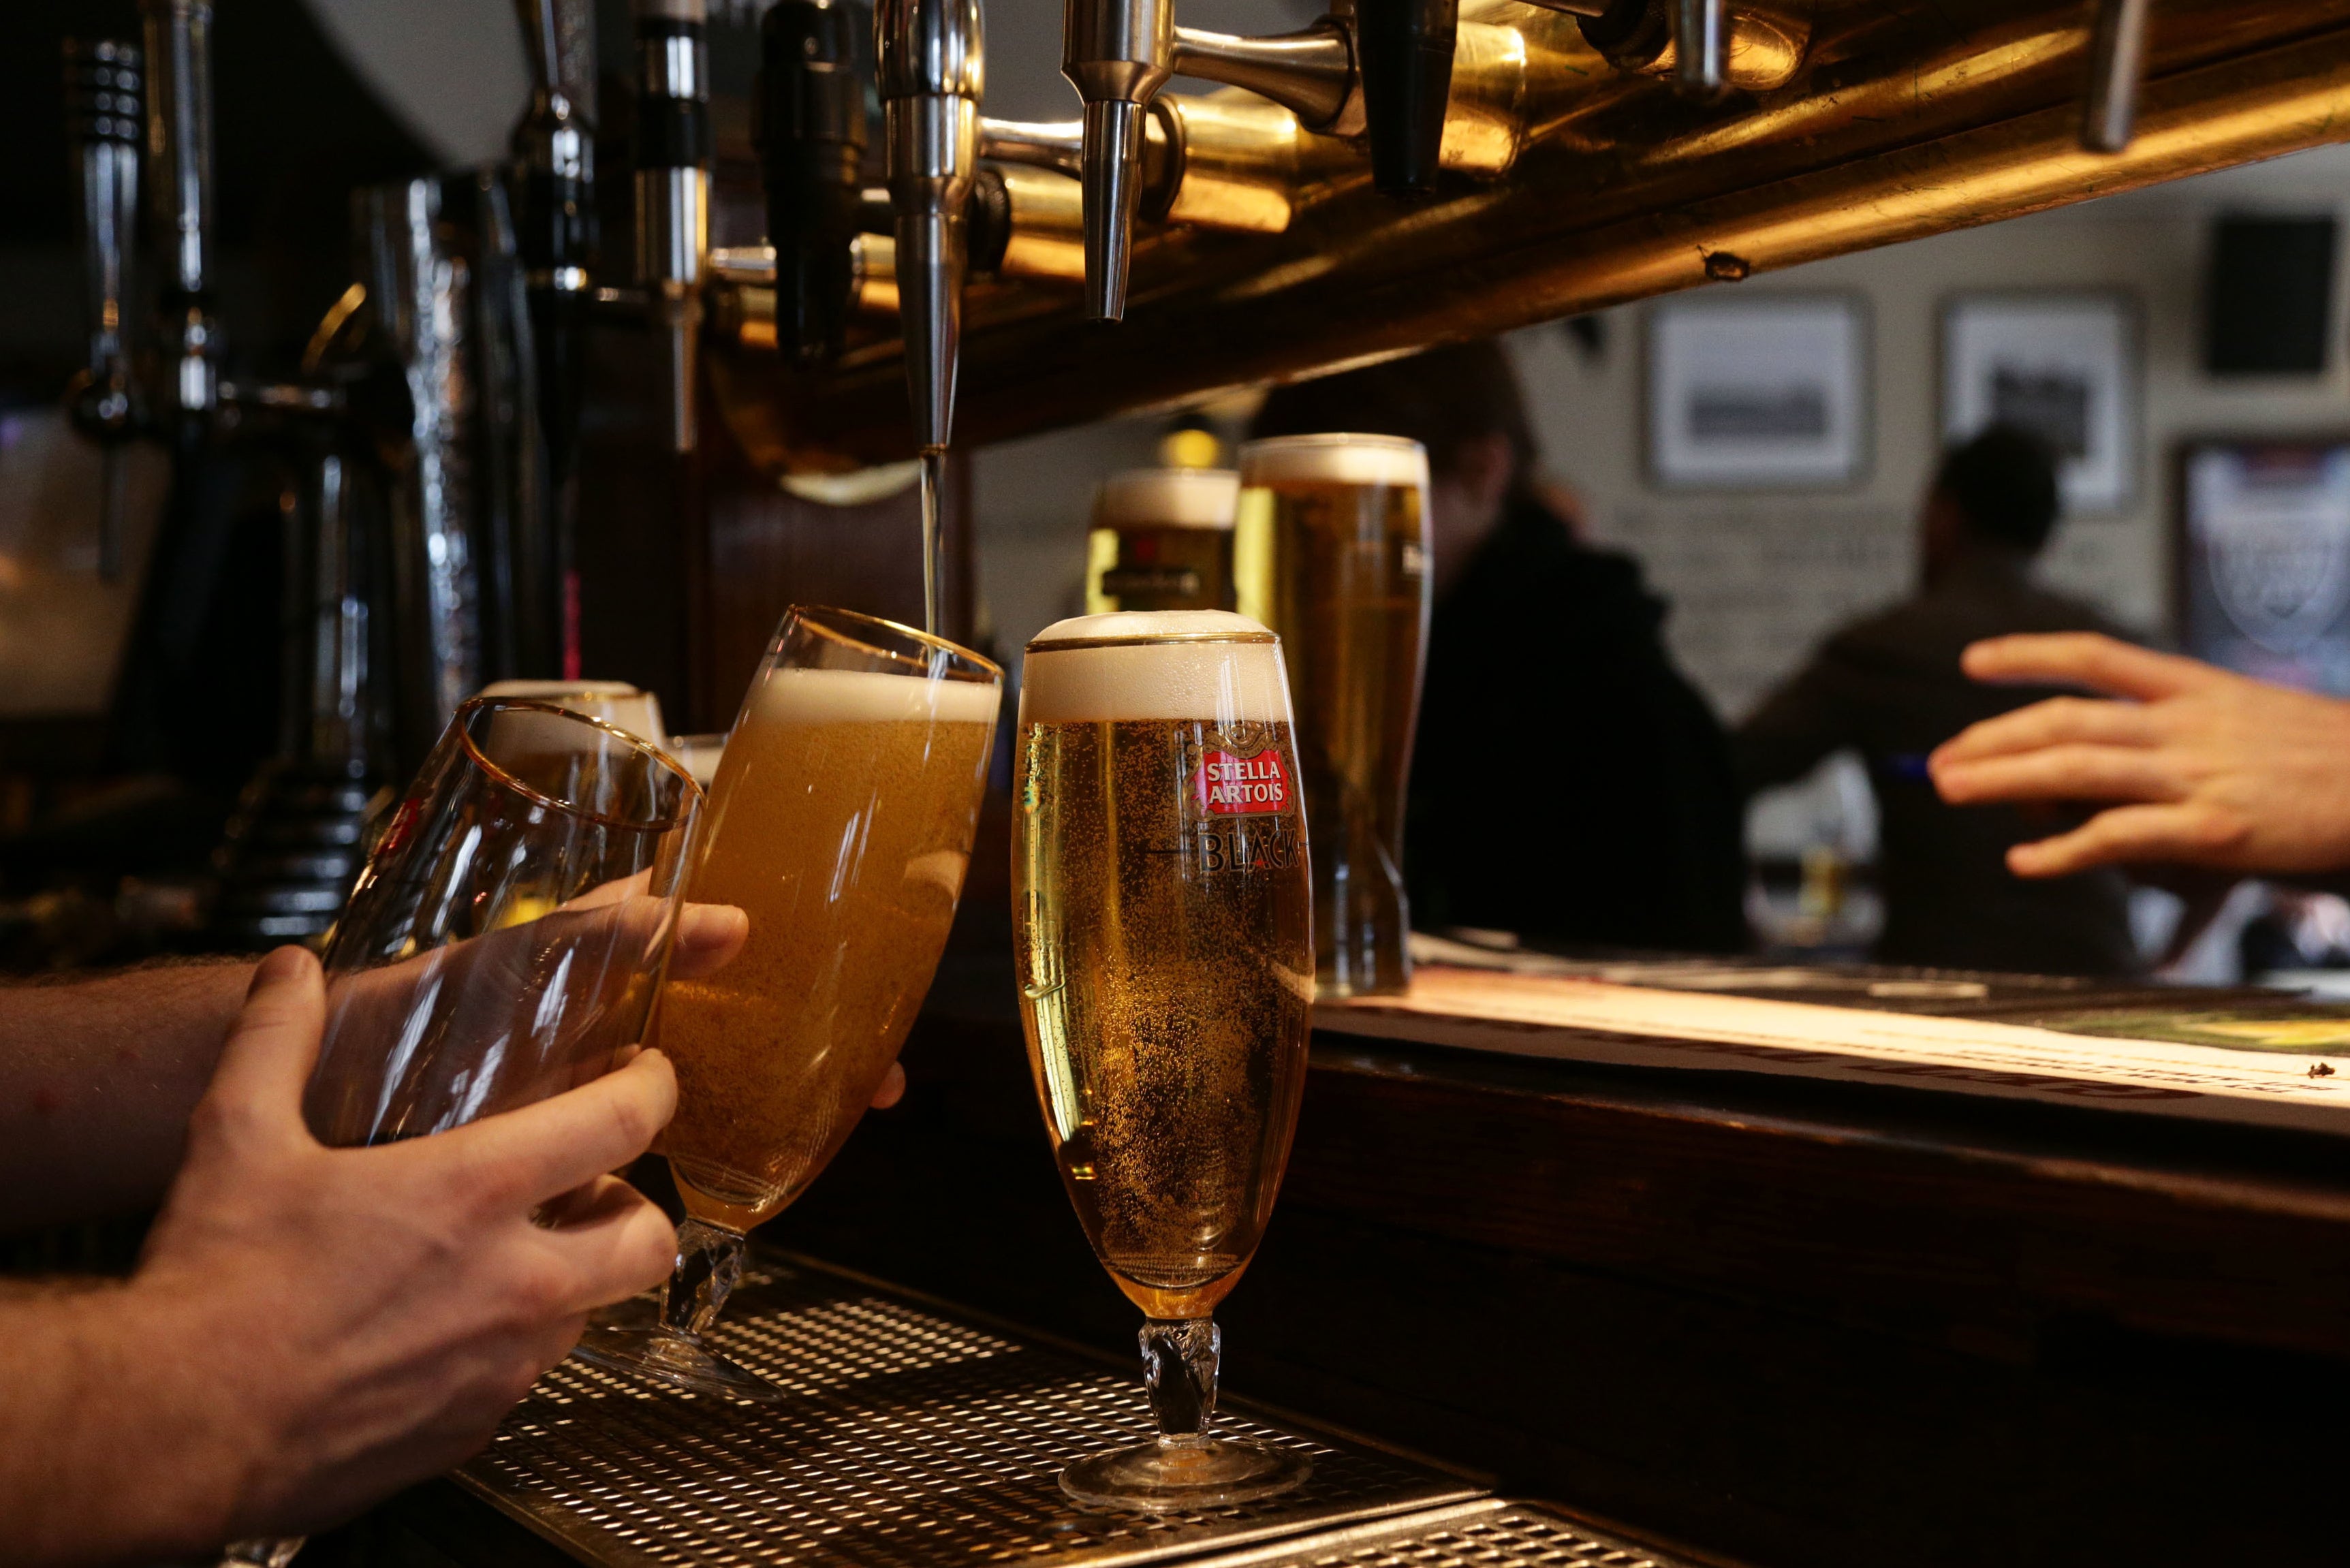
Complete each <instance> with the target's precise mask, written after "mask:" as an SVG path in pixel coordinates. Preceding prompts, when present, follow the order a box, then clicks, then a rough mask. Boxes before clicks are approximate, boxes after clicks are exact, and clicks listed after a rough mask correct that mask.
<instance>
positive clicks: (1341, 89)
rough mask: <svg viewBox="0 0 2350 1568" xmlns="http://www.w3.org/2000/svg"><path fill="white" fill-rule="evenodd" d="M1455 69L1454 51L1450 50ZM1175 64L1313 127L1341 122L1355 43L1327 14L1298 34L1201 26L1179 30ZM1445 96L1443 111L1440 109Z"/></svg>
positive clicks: (1188, 73)
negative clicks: (1250, 33)
mask: <svg viewBox="0 0 2350 1568" xmlns="http://www.w3.org/2000/svg"><path fill="white" fill-rule="evenodd" d="M1445 58H1446V69H1447V71H1448V73H1449V72H1450V70H1451V54H1450V52H1449V51H1448V52H1447V54H1446V57H1445ZM1175 68H1176V70H1177V71H1178V72H1180V74H1182V75H1184V76H1187V77H1198V78H1201V80H1203V81H1211V82H1222V84H1223V85H1224V86H1226V87H1236V88H1247V89H1248V90H1249V91H1251V92H1253V93H1255V94H1257V95H1258V96H1259V97H1261V98H1269V99H1272V100H1273V101H1274V102H1275V103H1277V104H1279V105H1281V107H1282V108H1284V109H1287V110H1289V111H1290V112H1291V113H1292V114H1295V116H1297V120H1298V123H1299V124H1301V125H1303V126H1304V127H1305V129H1306V130H1328V129H1329V128H1330V127H1331V126H1332V125H1334V124H1335V123H1336V121H1337V119H1338V116H1339V115H1340V113H1341V112H1343V111H1344V110H1345V109H1346V107H1347V98H1348V97H1349V95H1351V94H1352V93H1353V91H1354V89H1355V47H1354V46H1353V45H1352V44H1351V43H1349V42H1348V41H1347V27H1346V24H1344V23H1343V22H1340V21H1338V20H1337V19H1336V17H1330V16H1326V17H1324V18H1323V19H1322V20H1321V21H1319V22H1316V23H1315V24H1314V26H1311V27H1308V28H1306V29H1305V30H1304V31H1303V32H1297V33H1278V34H1274V35H1273V36H1269V37H1262V38H1243V37H1235V36H1233V35H1232V34H1230V33H1211V32H1208V31H1206V30H1204V29H1202V28H1199V27H1182V26H1179V27H1177V28H1176V29H1175ZM1441 102H1442V100H1441V99H1439V105H1440V106H1441ZM1439 112H1440V113H1441V107H1440V109H1439Z"/></svg>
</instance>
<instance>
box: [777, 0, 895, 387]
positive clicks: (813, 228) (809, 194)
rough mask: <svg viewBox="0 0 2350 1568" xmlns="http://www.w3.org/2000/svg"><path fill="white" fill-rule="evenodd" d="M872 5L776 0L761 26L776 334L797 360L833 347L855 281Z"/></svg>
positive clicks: (813, 359) (827, 354) (827, 355)
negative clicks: (869, 7) (853, 247)
mask: <svg viewBox="0 0 2350 1568" xmlns="http://www.w3.org/2000/svg"><path fill="white" fill-rule="evenodd" d="M872 39H873V13H872V12H871V11H870V10H869V9H868V8H867V7H866V6H865V5H862V4H861V3H860V0H777V3H776V4H775V5H773V6H771V7H769V9H768V11H767V14H766V16H765V17H764V19H762V20H761V22H760V24H759V47H760V69H759V90H758V95H757V99H756V102H757V105H758V124H757V130H756V136H757V141H758V147H759V162H760V166H761V168H762V170H763V171H764V174H765V178H766V184H767V241H768V243H769V244H772V245H773V246H775V338H776V344H777V347H778V348H781V349H782V350H783V352H784V353H785V355H786V356H787V357H788V358H790V359H791V360H792V361H793V362H794V363H795V364H798V365H802V366H807V367H815V366H820V365H823V364H825V363H827V362H828V361H829V360H830V359H831V358H833V357H834V356H835V355H837V354H838V353H839V352H840V349H841V345H842V343H843V341H844V340H845V338H846V337H847V331H848V315H849V306H850V302H851V297H852V294H853V291H854V288H855V282H856V279H855V270H854V256H853V253H852V250H851V247H852V245H853V244H854V243H855V241H856V238H857V235H858V229H859V226H860V225H859V223H858V203H859V201H860V199H861V198H862V196H863V193H864V189H865V171H864V163H865V145H866V120H865V103H866V90H867V83H868V81H870V80H871V79H872V67H871V52H872Z"/></svg>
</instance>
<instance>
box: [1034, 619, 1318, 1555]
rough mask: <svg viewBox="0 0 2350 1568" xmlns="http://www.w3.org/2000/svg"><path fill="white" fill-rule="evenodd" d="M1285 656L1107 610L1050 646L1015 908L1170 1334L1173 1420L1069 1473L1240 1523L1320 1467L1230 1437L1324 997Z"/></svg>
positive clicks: (1045, 1025) (1109, 1255) (1087, 1155)
mask: <svg viewBox="0 0 2350 1568" xmlns="http://www.w3.org/2000/svg"><path fill="white" fill-rule="evenodd" d="M1281 652H1282V650H1281V644H1280V642H1279V641H1278V640H1277V639H1275V638H1274V635H1273V634H1272V633H1271V632H1269V631H1267V630H1266V629H1265V628H1263V627H1262V626H1259V625H1258V624H1256V623H1255V622H1253V621H1251V620H1248V619H1245V618H1243V617H1240V616H1237V615H1232V614H1228V613H1222V612H1216V611H1196V612H1182V611H1168V612H1161V613H1157V614H1121V615H1101V616H1087V617H1083V618H1078V619H1076V620H1066V621H1062V622H1060V623H1059V624H1058V625H1056V626H1053V627H1049V628H1046V629H1045V632H1044V633H1043V635H1041V636H1040V637H1038V638H1037V639H1035V641H1034V642H1031V643H1030V644H1029V645H1028V657H1027V663H1026V665H1025V668H1024V684H1023V686H1022V689H1021V695H1020V739H1019V748H1020V749H1019V756H1018V763H1017V772H1016V778H1015V781H1014V786H1013V794H1014V816H1013V848H1012V866H1013V889H1012V898H1013V925H1014V949H1013V952H1014V963H1015V965H1016V968H1017V973H1018V978H1019V981H1020V1002H1021V1016H1022V1020H1023V1022H1024V1024H1025V1026H1026V1031H1027V1036H1028V1059H1029V1065H1030V1067H1031V1068H1032V1069H1033V1070H1034V1072H1035V1080H1036V1097H1037V1100H1038V1102H1039V1104H1040V1105H1041V1106H1043V1109H1044V1113H1045V1128H1046V1131H1047V1133H1048V1134H1049V1136H1050V1137H1051V1139H1052V1144H1053V1152H1054V1158H1055V1162H1056V1163H1057V1164H1058V1165H1059V1167H1060V1172H1061V1181H1062V1184H1063V1185H1064V1186H1065V1187H1066V1189H1067V1190H1068V1194H1069V1201H1070V1202H1071V1203H1072V1204H1073V1205H1075V1206H1076V1211H1077V1219H1078V1220H1079V1222H1080V1223H1081V1224H1083V1226H1084V1227H1085V1231H1086V1238H1087V1241H1091V1242H1092V1243H1093V1248H1094V1254H1095V1256H1096V1257H1097V1258H1099V1259H1100V1260H1101V1263H1102V1266H1103V1267H1104V1268H1105V1269H1107V1270H1108V1271H1109V1275H1110V1278H1111V1279H1113V1280H1114V1281H1116V1282H1117V1283H1118V1289H1120V1290H1121V1291H1123V1292H1125V1293H1126V1295H1127V1298H1128V1300H1129V1301H1131V1302H1133V1303H1134V1304H1135V1305H1136V1306H1138V1307H1139V1308H1141V1309H1142V1311H1143V1313H1144V1314H1145V1316H1146V1318H1147V1320H1148V1321H1147V1322H1146V1323H1145V1324H1144V1325H1143V1329H1142V1334H1141V1343H1142V1356H1143V1367H1144V1377H1145V1381H1146V1382H1147V1384H1148V1385H1149V1390H1150V1404H1151V1408H1152V1410H1153V1412H1154V1413H1155V1414H1156V1415H1157V1417H1158V1420H1159V1436H1158V1437H1157V1438H1155V1439H1153V1440H1152V1441H1150V1442H1148V1443H1145V1444H1142V1445H1141V1446H1139V1447H1137V1448H1130V1449H1118V1450H1115V1451H1113V1452H1110V1453H1106V1454H1098V1455H1095V1456H1093V1457H1091V1458H1088V1459H1081V1460H1079V1461H1078V1462H1077V1463H1076V1464H1073V1465H1071V1466H1070V1467H1069V1468H1068V1469H1066V1470H1065V1471H1063V1472H1062V1475H1061V1486H1062V1490H1065V1491H1066V1492H1068V1493H1069V1495H1070V1496H1072V1497H1075V1498H1076V1499H1077V1500H1078V1501H1083V1502H1088V1503H1096V1504H1107V1505H1111V1506H1117V1507H1130V1508H1141V1509H1152V1510H1180V1509H1196V1508H1218V1507H1222V1506H1225V1505H1227V1504H1231V1503H1237V1502H1243V1501H1248V1500H1250V1499H1252V1498H1260V1497H1265V1496H1268V1495H1270V1494H1272V1493H1274V1492H1278V1491H1282V1490H1286V1489H1287V1488H1290V1487H1293V1486H1295V1485H1296V1484H1297V1483H1298V1482H1299V1481H1301V1480H1304V1479H1305V1473H1306V1470H1307V1469H1308V1466H1309V1461H1308V1460H1307V1459H1306V1458H1305V1456H1304V1455H1302V1454H1299V1453H1297V1452H1295V1451H1294V1450H1291V1449H1277V1448H1269V1447H1264V1446H1262V1445H1258V1444H1253V1443H1245V1442H1233V1441H1229V1440H1225V1439H1220V1438H1215V1437H1212V1436H1211V1434H1210V1432H1209V1425H1210V1421H1211V1417H1213V1415H1214V1414H1215V1405H1216V1370H1217V1360H1218V1355H1219V1353H1220V1350H1221V1348H1222V1342H1221V1336H1220V1334H1219V1333H1218V1331H1217V1328H1216V1325H1215V1323H1214V1321H1213V1320H1212V1318H1211V1315H1210V1314H1212V1313H1213V1312H1214V1311H1215V1307H1216V1303H1218V1302H1220V1301H1222V1299H1223V1297H1224V1294H1225V1293H1226V1292H1228V1291H1230V1290H1231V1289H1232V1286H1233V1285H1234V1284H1236V1283H1238V1282H1239V1280H1240V1277H1241V1272H1242V1271H1243V1269H1245V1268H1247V1267H1248V1262H1249V1259H1250V1257H1251V1256H1252V1255H1253V1253H1254V1252H1255V1251H1256V1245H1257V1241H1258V1240H1259V1239H1260V1238H1261V1237H1262V1236H1263V1233H1264V1226H1265V1221H1266V1220H1268V1219H1269V1218H1271V1216H1272V1213H1273V1201H1274V1194H1275V1193H1276V1192H1278V1191H1279V1189H1280V1187H1281V1173H1282V1168H1283V1167H1284V1165H1285V1164H1286V1163H1287V1162H1288V1158H1289V1141H1290V1135H1291V1133H1292V1132H1293V1131H1294V1130H1295V1127H1296V1125H1297V1102H1298V1096H1299V1095H1300V1094H1301V1093H1302V1091H1303V1089H1304V1086H1305V1044H1306V1034H1307V1030H1308V1027H1309V1024H1310V1020H1311V1015H1312V1012H1313V1005H1314V915H1313V883H1312V878H1311V876H1310V874H1309V872H1308V869H1307V860H1306V853H1305V810H1304V802H1303V800H1302V798H1301V795H1300V794H1299V791H1298V787H1297V754H1296V752H1295V750H1294V749H1293V747H1292V743H1291V738H1290V701H1289V684H1288V680H1287V677H1286V676H1285V674H1284V671H1283V670H1282V660H1281Z"/></svg>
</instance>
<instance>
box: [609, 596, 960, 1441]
mask: <svg viewBox="0 0 2350 1568" xmlns="http://www.w3.org/2000/svg"><path fill="white" fill-rule="evenodd" d="M1002 682H1003V672H1002V671H1001V670H998V669H997V668H996V667H995V666H994V665H993V664H991V663H990V662H988V661H987V660H986V659H982V658H980V657H979V656H978V655H977V654H974V653H971V652H967V651H965V650H964V649H960V648H957V647H956V646H955V645H954V644H952V643H951V642H946V641H943V640H941V639H938V638H935V637H929V636H926V635H924V634H923V633H921V632H918V631H914V630H912V629H910V628H906V627H902V626H898V625H896V624H894V623H892V622H889V621H884V620H877V619H874V618H872V617H869V616H862V615H854V614H851V613H850V612H848V611H847V610H837V609H807V608H795V609H793V610H791V611H790V612H789V613H787V614H786V615H785V617H784V623H783V627H782V628H781V629H780V630H779V631H777V632H776V634H775V642H774V643H773V644H772V645H771V646H770V647H769V649H768V652H767V658H766V662H765V663H764V664H763V665H761V666H760V669H759V672H758V674H757V675H756V676H755V677H754V679H753V680H752V682H751V691H750V694H749V695H748V696H746V697H745V698H744V699H743V710H742V713H741V715H740V717H738V718H737V719H736V720H735V721H734V729H733V733H732V734H731V735H730V736H729V737H728V738H727V742H726V748H725V753H724V755H723V758H722V759H721V761H720V763H719V764H718V778H717V783H716V784H714V785H713V786H712V792H711V805H710V811H709V819H708V821H707V823H706V824H705V826H704V827H703V830H702V845H701V847H700V848H699V849H698V850H697V851H696V854H695V864H694V870H693V874H692V877H691V879H690V883H689V895H688V896H689V897H691V898H693V899H694V900H696V901H698V902H705V903H721V904H733V905H738V906H740V907H741V908H742V909H744V910H746V911H747V912H748V913H749V915H750V917H751V932H750V937H749V940H748V941H747V942H746V944H745V945H744V947H743V952H742V955H741V956H740V957H739V958H737V959H736V960H735V961H733V963H731V964H729V965H728V966H727V967H726V968H725V969H723V970H722V971H719V972H718V973H716V974H714V975H712V976H710V977H709V978H707V979H703V980H694V981H675V982H672V983H671V985H670V986H669V988H668V990H667V992H666V993H665V994H664V995H663V997H662V999H661V1005H660V1018H659V1020H658V1021H657V1023H656V1024H655V1038H656V1040H657V1041H658V1043H659V1044H660V1048H661V1049H662V1050H663V1051H665V1052H666V1053H668V1054H669V1057H670V1060H671V1062H672V1063H674V1064H676V1067H677V1080H678V1106H677V1116H676V1118H675V1119H674V1120H672V1121H671V1123H670V1125H669V1127H668V1129H667V1130H666V1131H665V1132H663V1133H662V1135H661V1138H660V1142H659V1143H658V1144H657V1145H655V1147H657V1148H659V1149H660V1152H661V1153H663V1154H665V1155H667V1156H668V1157H669V1163H670V1169H671V1171H672V1172H673V1173H674V1174H675V1175H676V1177H677V1188H678V1194H679V1196H680V1197H681V1199H683V1200H684V1203H685V1210H686V1216H687V1218H686V1220H685V1223H684V1224H683V1225H682V1226H681V1227H679V1230H678V1266H677V1271H676V1272H675V1273H674V1274H672V1275H671V1279H670V1282H669V1287H668V1291H667V1293H666V1295H665V1296H664V1298H663V1302H662V1305H661V1310H660V1315H659V1317H658V1318H657V1319H656V1320H655V1321H653V1322H652V1323H650V1324H619V1323H614V1324H598V1325H597V1326H595V1327H593V1328H591V1329H589V1331H588V1333H587V1337H586V1338H585V1339H583V1340H582V1341H581V1342H580V1347H579V1349H578V1351H577V1355H579V1356H580V1358H581V1359H583V1360H586V1361H588V1362H592V1363H594V1364H596V1365H598V1366H610V1367H614V1368H617V1369H619V1370H622V1371H628V1372H633V1373H636V1374H639V1375H640V1376H648V1377H651V1378H654V1379H656V1380H658V1381H660V1382H664V1383H668V1384H671V1385H672V1386H677V1387H681V1388H687V1389H691V1390H694V1391H696V1392H702V1393H713V1394H724V1395H731V1396H733V1397H738V1398H751V1399H771V1398H775V1397H778V1396H777V1390H776V1389H775V1386H774V1385H772V1384H770V1383H768V1382H767V1381H766V1380H765V1379H764V1378H761V1377H759V1376H755V1375H754V1374H753V1373H751V1372H748V1371H745V1370H744V1369H743V1368H742V1367H740V1366H736V1365H735V1364H734V1363H733V1362H731V1361H728V1360H726V1359H725V1358H724V1357H723V1356H720V1355H717V1354H716V1353H715V1352H713V1351H712V1350H711V1348H710V1347H709V1346H708V1345H705V1344H704V1343H703V1342H702V1332H703V1330H705V1329H706V1328H707V1327H708V1326H709V1325H710V1324H711V1323H712V1320H714V1319H715V1318H716V1316H717V1314H718V1311H719V1308H720V1307H721V1306H722V1305H723V1303H724V1302H725V1299H726V1294H727V1293H728V1292H729V1291H730V1290H732V1289H733V1285H734V1282H735V1281H736V1279H737V1278H738V1277H739V1276H740V1275H741V1272H742V1268H743V1250H744V1245H745V1242H744V1233H745V1232H746V1231H749V1230H750V1229H751V1227H752V1226H754V1225H756V1224H758V1223H759V1222H760V1221H761V1220H766V1219H769V1218H771V1217H772V1216H774V1215H775V1214H778V1213H780V1212H782V1210H784V1209H785V1206H787V1205H788V1204H790V1202H791V1201H792V1200H793V1199H795V1198H797V1197H798V1196H799V1195H800V1193H801V1192H802V1191H804V1190H806V1187H807V1184H808V1183H809V1182H811V1181H813V1180H814V1179H816V1173H817V1172H818V1171H821V1170H822V1169H823V1168H824V1167H825V1165H826V1163H827V1161H828V1160H830V1159H831V1158H832V1157H833V1155H834V1154H835V1153H836V1152H837V1150H838V1149H839V1147H840V1146H841V1144H842V1143H844V1142H845V1141H847V1137H848V1135H849V1132H850V1130H851V1129H853V1128H854V1127H856V1126H857V1122H858V1117H860V1116H862V1115H863V1114H864V1112H865V1107H866V1106H867V1104H868V1102H870V1101H871V1099H872V1098H873V1093H874V1091H875V1089H877V1088H879V1086H880V1083H881V1078H882V1075H884V1074H886V1073H887V1072H888V1071H889V1064H890V1063H891V1062H893V1061H895V1060H896V1059H897V1055H898V1047H899V1045H901V1044H904V1042H905V1038H906V1031H907V1030H908V1029H909V1028H910V1027H911V1026H912V1023H913V1021H914V1013H915V1012H916V1010H917V1009H919V1008H920V1006H921V1002H922V997H923V995H924V993H925V992H928V991H929V990H930V986H931V976H932V974H933V973H935V972H936V971H937V969H938V963H939V955H940V953H941V950H943V949H944V948H945V946H946V940H947V928H948V927H949V926H950V925H951V924H952V923H953V920H954V912H955V902H956V900H957V898H959V897H960V896H961V895H962V877H963V869H964V867H965V866H966V864H967V863H968V862H969V860H970V857H971V841H972V834H973V833H974V832H975V831H976V830H977V828H978V824H979V806H980V798H981V795H982V794H983V791H984V789H985V786H986V781H987V753H988V748H989V744H990V742H992V741H993V738H994V734H995V713H996V706H997V702H998V699H999V697H1000V694H1001V691H1002Z"/></svg>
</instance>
